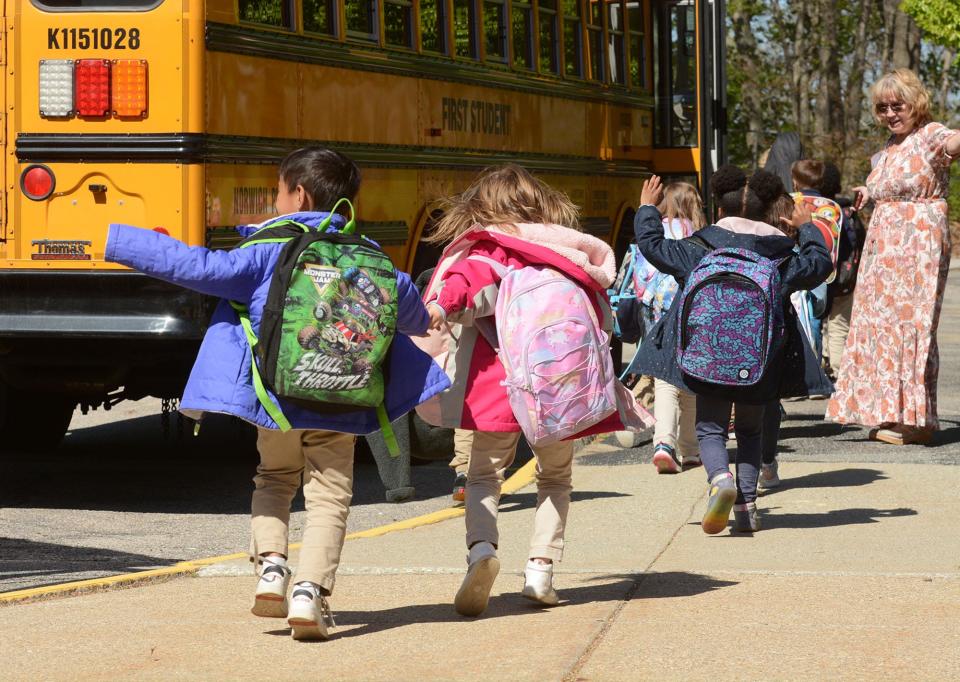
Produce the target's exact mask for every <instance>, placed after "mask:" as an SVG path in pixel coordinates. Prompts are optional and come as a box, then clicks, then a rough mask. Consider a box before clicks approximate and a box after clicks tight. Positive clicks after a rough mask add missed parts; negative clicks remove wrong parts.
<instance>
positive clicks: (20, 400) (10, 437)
mask: <svg viewBox="0 0 960 682" xmlns="http://www.w3.org/2000/svg"><path fill="white" fill-rule="evenodd" d="M2 392H3V401H2V403H3V408H4V409H3V415H2V419H3V427H2V428H0V449H2V450H3V451H4V452H27V453H31V454H33V453H40V452H49V451H51V450H55V449H56V448H57V446H58V445H60V441H62V440H63V436H64V434H66V432H67V427H69V426H70V420H71V419H72V418H73V409H74V408H75V407H76V406H77V403H76V401H75V400H72V399H70V398H67V397H65V396H60V395H50V394H47V393H39V392H36V391H18V390H15V389H11V388H10V387H8V386H4V387H3V389H2Z"/></svg>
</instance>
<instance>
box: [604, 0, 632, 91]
mask: <svg viewBox="0 0 960 682" xmlns="http://www.w3.org/2000/svg"><path fill="white" fill-rule="evenodd" d="M605 1H606V5H607V63H608V64H609V65H610V80H611V81H613V82H614V83H617V84H618V85H626V84H627V74H626V72H625V62H626V60H625V59H624V43H623V0H605Z"/></svg>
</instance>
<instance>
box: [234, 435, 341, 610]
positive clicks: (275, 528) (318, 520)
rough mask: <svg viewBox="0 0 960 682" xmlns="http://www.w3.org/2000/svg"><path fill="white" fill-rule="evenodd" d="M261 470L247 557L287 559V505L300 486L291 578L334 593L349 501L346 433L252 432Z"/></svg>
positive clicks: (256, 482)
mask: <svg viewBox="0 0 960 682" xmlns="http://www.w3.org/2000/svg"><path fill="white" fill-rule="evenodd" d="M257 431H258V435H257V449H258V450H259V451H260V466H258V467H257V475H256V476H254V478H253V482H254V484H255V486H256V488H255V489H254V491H253V502H252V505H251V506H252V515H253V523H252V526H253V545H252V548H251V555H252V557H253V558H254V559H256V556H257V555H258V554H265V553H267V552H278V553H280V554H283V555H284V556H287V555H288V551H287V535H288V528H289V524H290V503H291V502H293V497H294V495H296V494H297V490H299V488H300V485H301V482H302V483H303V497H304V499H305V501H306V507H307V520H306V523H305V524H304V528H303V545H302V547H301V549H300V561H299V563H298V564H297V573H296V580H297V581H298V582H299V581H309V582H312V583H316V584H317V585H319V586H320V587H321V588H323V589H324V590H325V591H326V593H327V594H330V593H332V592H333V583H334V580H335V578H336V573H337V567H338V566H339V565H340V552H341V551H342V550H343V541H344V537H345V536H346V530H347V514H348V513H349V512H350V500H351V498H352V497H353V444H354V439H355V437H354V436H353V435H351V434H348V433H337V432H335V431H321V430H318V429H295V430H292V431H287V432H286V433H283V432H282V431H277V430H274V429H257Z"/></svg>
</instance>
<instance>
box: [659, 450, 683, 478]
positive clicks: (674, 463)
mask: <svg viewBox="0 0 960 682" xmlns="http://www.w3.org/2000/svg"><path fill="white" fill-rule="evenodd" d="M653 466H655V467H657V473H658V474H678V473H680V460H679V459H677V453H676V451H675V450H674V449H673V448H672V447H671V446H669V445H667V444H666V443H657V447H656V448H654V450H653Z"/></svg>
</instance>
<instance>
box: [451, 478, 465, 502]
mask: <svg viewBox="0 0 960 682" xmlns="http://www.w3.org/2000/svg"><path fill="white" fill-rule="evenodd" d="M465 499H467V475H466V474H457V477H456V478H455V479H454V480H453V501H454V502H463V501H464V500H465Z"/></svg>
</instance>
